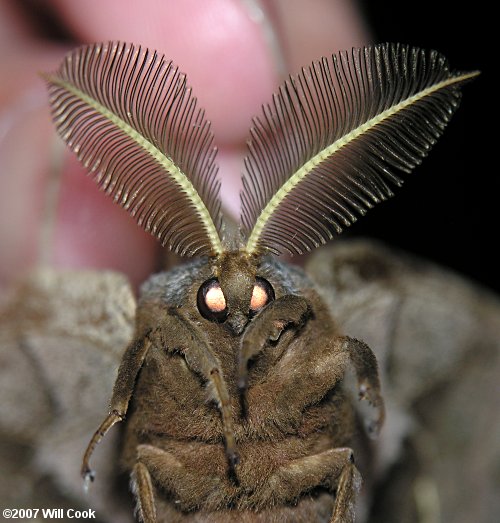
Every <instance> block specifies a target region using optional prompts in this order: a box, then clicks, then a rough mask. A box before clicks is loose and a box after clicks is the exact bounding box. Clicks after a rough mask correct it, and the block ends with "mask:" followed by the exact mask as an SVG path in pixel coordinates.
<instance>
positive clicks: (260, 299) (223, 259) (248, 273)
mask: <svg viewBox="0 0 500 523" xmlns="http://www.w3.org/2000/svg"><path fill="white" fill-rule="evenodd" d="M257 272H258V259H257V258H256V257H253V256H248V255H247V254H246V253H245V252H244V251H229V252H225V253H223V254H222V255H220V256H219V257H217V259H216V260H215V263H214V276H213V277H211V278H209V279H207V280H206V281H204V282H203V283H202V285H201V286H200V288H199V290H198V293H197V307H198V310H199V312H200V314H201V315H202V316H203V317H204V318H205V319H207V320H209V321H212V322H216V323H220V324H223V325H224V326H225V327H226V328H227V329H228V330H229V331H230V332H231V333H232V334H234V335H240V334H241V333H242V332H243V330H244V329H245V327H246V325H247V323H248V322H249V321H250V320H251V319H252V318H253V317H254V316H255V315H256V314H258V313H259V312H260V311H261V310H262V309H263V308H264V307H265V306H266V305H268V304H269V303H270V302H271V301H273V300H274V298H275V293H274V289H273V286H272V285H271V283H270V282H269V281H268V280H267V279H265V278H264V277H262V276H259V275H258V274H257Z"/></svg>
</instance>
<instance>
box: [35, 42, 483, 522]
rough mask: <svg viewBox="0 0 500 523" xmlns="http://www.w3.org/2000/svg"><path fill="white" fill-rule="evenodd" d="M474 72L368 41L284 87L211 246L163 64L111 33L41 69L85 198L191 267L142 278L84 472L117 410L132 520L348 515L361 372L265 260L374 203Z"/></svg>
mask: <svg viewBox="0 0 500 523" xmlns="http://www.w3.org/2000/svg"><path fill="white" fill-rule="evenodd" d="M476 74H477V73H465V74H461V73H454V72H452V71H450V69H449V66H448V64H447V62H446V60H445V59H444V57H442V56H441V55H439V54H438V53H436V52H434V51H431V52H427V51H423V50H420V49H416V48H411V47H409V46H403V45H398V44H396V45H393V44H383V45H378V46H373V47H367V48H364V49H357V50H353V51H352V52H351V53H339V54H338V55H334V56H332V57H331V58H330V59H327V58H324V59H322V60H320V61H318V62H315V63H313V64H312V66H311V67H309V68H308V69H303V70H302V72H301V73H300V74H299V75H297V76H294V77H293V76H291V77H290V78H289V79H288V80H287V81H286V82H285V83H284V84H283V85H282V86H281V88H280V90H279V91H278V93H277V94H276V95H275V96H274V97H273V100H272V102H271V103H270V104H269V105H266V106H264V109H263V115H262V117H260V118H256V119H255V120H254V126H253V128H252V130H251V141H250V143H249V152H248V156H247V158H246V160H245V175H244V176H243V191H242V196H241V199H242V220H241V221H242V227H241V230H242V237H241V238H240V239H229V238H226V237H224V236H222V235H221V231H222V225H221V215H220V198H219V188H220V187H219V186H220V184H219V182H218V179H217V167H216V164H215V153H216V151H215V148H214V147H213V146H212V141H213V139H212V134H211V131H210V126H209V123H208V121H207V120H206V119H205V117H204V113H203V111H202V110H200V109H198V108H197V104H196V99H195V98H194V97H193V96H192V93H191V90H190V89H189V88H188V87H187V86H186V80H185V76H184V75H182V74H181V73H179V70H178V69H177V68H176V67H175V66H174V65H173V64H172V63H171V62H170V61H168V60H166V59H165V58H164V57H162V56H160V55H158V54H157V53H156V52H151V51H149V50H147V49H144V48H141V47H138V46H133V45H129V44H122V43H119V42H110V43H107V44H96V45H92V46H85V47H82V48H80V49H78V50H76V51H74V52H72V53H70V54H69V55H68V56H67V58H66V60H65V61H64V62H63V64H62V66H61V68H60V69H59V71H57V72H56V73H54V74H49V75H45V78H46V80H47V82H48V85H49V92H50V101H51V107H52V113H53V118H54V122H55V124H56V127H57V128H58V131H59V132H60V134H61V136H62V137H63V138H64V139H65V141H66V142H67V143H68V145H69V146H70V147H71V148H72V149H73V150H74V151H75V153H76V154H77V156H78V157H79V159H80V160H81V161H82V163H83V164H84V165H85V166H86V167H87V168H88V170H89V172H90V173H91V174H92V176H93V177H94V178H95V180H96V181H97V183H98V184H99V185H100V187H101V188H102V189H103V190H105V191H106V192H107V193H108V194H110V195H111V196H112V197H113V198H114V199H115V201H116V202H118V203H120V204H121V205H122V206H123V207H124V208H125V209H127V210H128V211H129V212H130V213H131V214H132V215H133V216H135V217H136V219H137V221H138V223H139V224H140V225H141V226H142V227H144V228H145V229H146V230H147V231H149V232H151V233H152V234H154V235H155V236H156V237H157V238H158V239H159V240H160V242H161V243H162V244H163V245H167V246H168V247H169V248H170V249H172V250H174V251H175V252H177V253H179V254H181V255H185V256H190V257H193V256H202V258H200V259H199V260H197V261H194V262H192V263H191V264H188V265H186V266H184V267H182V268H180V269H176V270H175V271H174V272H171V273H167V274H161V275H158V276H154V277H152V278H151V279H150V280H149V282H147V283H146V284H145V286H144V288H143V293H142V297H141V299H140V303H139V307H138V309H137V314H136V327H135V335H134V339H133V341H132V342H131V344H130V345H129V347H128V348H127V350H126V351H125V354H124V356H123V358H122V361H121V364H120V368H119V370H118V377H117V380H116V382H115V385H114V390H113V395H112V399H111V405H110V412H109V414H108V416H107V417H106V418H105V420H104V421H103V422H102V424H101V426H100V427H99V428H98V430H97V431H96V433H95V435H94V437H93V438H92V440H91V441H90V443H89V446H88V448H87V451H86V453H85V455H84V459H83V464H82V474H83V476H84V477H85V478H86V479H87V480H88V479H93V477H94V476H93V472H92V471H91V468H90V464H89V460H90V457H91V455H92V453H93V451H94V449H95V446H96V445H97V443H99V441H100V440H101V439H102V437H103V436H104V435H105V434H106V432H107V431H108V430H109V429H110V428H111V427H112V426H113V425H114V424H116V423H117V422H120V421H123V420H125V419H126V427H125V441H124V452H123V461H124V463H125V466H126V468H127V469H128V470H129V471H131V474H132V486H133V490H134V492H135V495H136V497H137V506H138V514H139V517H140V518H141V519H142V520H144V521H146V522H148V523H149V522H153V521H158V520H159V521H214V522H216V521H217V522H221V521H228V520H230V519H234V518H238V519H239V520H242V521H245V520H246V521H252V522H255V521H331V522H335V523H340V522H350V521H353V520H354V513H355V498H356V493H357V492H358V491H359V485H360V478H359V473H358V471H357V468H356V466H355V464H354V461H355V460H354V454H353V451H352V446H353V445H354V444H355V443H356V439H357V438H359V437H360V434H361V432H360V430H359V426H358V421H357V416H356V413H355V410H354V406H353V403H352V402H351V400H350V399H349V398H348V397H347V396H346V392H345V390H344V389H343V386H342V382H343V378H344V375H345V373H346V371H347V369H353V371H354V375H355V377H356V378H357V386H358V391H359V397H360V399H363V400H367V402H368V403H369V404H371V406H372V407H373V408H372V409H371V412H370V415H369V416H368V420H367V425H366V426H367V429H368V432H369V433H372V434H376V433H377V432H378V430H379V428H380V425H381V424H382V421H383V418H384V406H383V400H382V397H381V395H380V384H379V378H378V371H377V362H376V359H375V356H374V354H373V353H372V351H371V349H370V348H369V347H368V346H367V345H366V344H365V343H363V342H362V341H358V340H356V339H353V338H349V337H347V336H345V335H343V334H342V333H341V332H340V331H339V329H338V328H337V326H336V324H335V321H334V320H333V318H332V316H331V313H330V312H329V309H328V308H327V306H326V305H325V304H324V303H323V301H322V300H321V298H320V297H319V295H318V294H317V292H316V291H315V290H314V288H313V286H312V285H311V283H310V281H309V280H308V279H307V278H306V277H305V275H304V274H303V273H302V272H301V271H299V270H298V269H292V268H291V267H289V266H287V265H284V264H281V263H279V262H276V261H272V260H271V259H270V258H269V257H268V256H269V253H273V254H280V253H283V252H289V253H291V254H301V253H303V252H307V251H310V250H312V249H314V248H316V247H318V246H319V245H321V244H323V243H325V242H326V241H328V240H329V239H331V238H332V237H333V236H334V235H335V234H338V233H339V232H340V231H341V230H342V228H343V227H344V226H347V225H349V224H350V223H352V222H353V221H354V220H355V219H356V216H357V215H360V214H364V213H365V212H366V211H367V210H368V209H369V208H371V207H372V206H373V205H374V204H376V203H378V202H380V201H381V200H384V199H386V198H387V197H389V196H391V195H392V186H394V185H396V186H397V185H400V184H401V183H402V180H401V179H400V178H399V177H398V176H397V175H396V171H400V172H401V171H402V172H409V171H411V170H412V169H413V168H414V167H415V166H416V165H418V163H420V161H421V160H422V158H423V157H425V156H426V154H427V152H428V150H429V148H430V147H431V146H432V145H433V144H434V142H435V141H436V139H437V138H438V137H439V136H440V134H441V133H442V131H443V129H444V127H445V126H446V124H447V122H448V121H449V119H450V117H451V115H452V114H453V112H454V110H455V109H456V108H457V106H458V102H459V99H460V91H459V87H460V86H461V85H462V84H463V83H464V82H465V81H467V80H469V79H470V78H472V77H473V76H475V75H476Z"/></svg>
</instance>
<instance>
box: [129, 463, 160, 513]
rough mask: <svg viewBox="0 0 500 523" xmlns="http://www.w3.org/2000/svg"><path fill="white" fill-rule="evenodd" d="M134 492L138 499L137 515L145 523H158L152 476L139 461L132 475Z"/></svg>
mask: <svg viewBox="0 0 500 523" xmlns="http://www.w3.org/2000/svg"><path fill="white" fill-rule="evenodd" d="M131 485H132V492H133V493H134V495H135V498H136V503H137V506H136V510H137V515H138V517H139V519H140V521H142V522H143V523H156V504H155V498H154V487H153V483H152V481H151V475H150V473H149V470H148V468H147V467H146V465H144V463H141V462H140V461H138V462H137V463H136V464H135V466H134V469H133V470H132V475H131Z"/></svg>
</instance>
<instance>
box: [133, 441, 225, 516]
mask: <svg viewBox="0 0 500 523" xmlns="http://www.w3.org/2000/svg"><path fill="white" fill-rule="evenodd" d="M139 467H140V468H139ZM137 470H140V471H143V472H141V473H143V474H144V476H143V477H147V480H145V481H147V485H145V486H144V488H141V486H140V484H139V483H138V481H137V480H138V479H139V478H138V477H137V476H136V475H135V474H136V472H137ZM146 473H147V476H145V475H146ZM132 480H133V481H135V485H134V488H135V489H137V495H138V503H140V505H141V506H142V507H151V506H153V507H154V486H153V481H154V482H155V484H156V485H158V488H159V489H162V490H164V491H166V492H168V493H169V494H170V495H171V497H172V499H173V500H174V504H175V506H176V507H177V508H178V509H181V510H185V511H189V510H194V509H196V508H197V507H199V504H200V502H202V501H205V500H207V499H209V498H210V499H212V501H213V502H214V503H217V501H218V502H219V503H223V500H225V499H226V498H225V495H226V494H227V492H226V491H225V488H224V482H223V481H221V479H220V477H219V476H218V475H217V474H216V475H214V476H207V475H205V474H202V473H201V472H200V471H197V470H196V469H194V470H192V469H191V470H188V469H187V468H186V467H185V466H184V464H183V463H182V462H180V461H179V460H178V459H177V458H176V457H175V456H174V455H173V454H172V453H170V452H168V451H166V450H163V449H160V448H158V447H155V446H153V445H146V444H142V445H138V446H137V465H136V467H135V468H134V475H133V476H132ZM145 521H148V520H145ZM153 521H154V520H153ZM148 523H149V522H148Z"/></svg>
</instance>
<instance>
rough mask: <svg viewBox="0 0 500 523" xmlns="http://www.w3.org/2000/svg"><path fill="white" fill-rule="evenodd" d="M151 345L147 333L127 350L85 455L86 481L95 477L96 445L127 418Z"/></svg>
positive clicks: (82, 471)
mask: <svg viewBox="0 0 500 523" xmlns="http://www.w3.org/2000/svg"><path fill="white" fill-rule="evenodd" d="M150 346H151V342H150V340H149V338H148V336H147V334H146V335H145V336H143V337H142V338H140V339H136V340H135V341H133V342H132V343H131V344H130V345H129V346H128V348H127V350H126V351H125V354H124V356H123V359H122V361H121V363H120V367H119V368H118V376H117V378H116V381H115V385H114V388H113V395H112V397H111V404H110V412H109V414H108V415H107V416H106V418H105V419H104V421H103V422H102V423H101V425H100V426H99V428H98V429H97V430H96V431H95V433H94V435H93V436H92V438H91V440H90V442H89V444H88V446H87V450H86V451H85V454H84V455H83V460H82V468H81V475H82V477H83V479H84V480H85V482H88V481H93V480H94V477H95V473H94V471H93V470H92V469H91V468H90V458H91V456H92V454H93V452H94V450H95V448H96V446H97V445H98V444H99V442H100V441H101V440H102V438H103V437H104V436H105V435H106V434H107V432H108V431H109V429H111V427H113V425H115V424H116V423H118V422H119V421H122V420H123V419H124V418H125V415H126V413H127V408H128V404H129V401H130V398H131V397H132V393H133V391H134V385H135V380H136V378H137V374H138V373H139V370H140V369H141V367H142V364H143V362H144V358H145V357H146V354H147V352H148V349H149V347H150Z"/></svg>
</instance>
